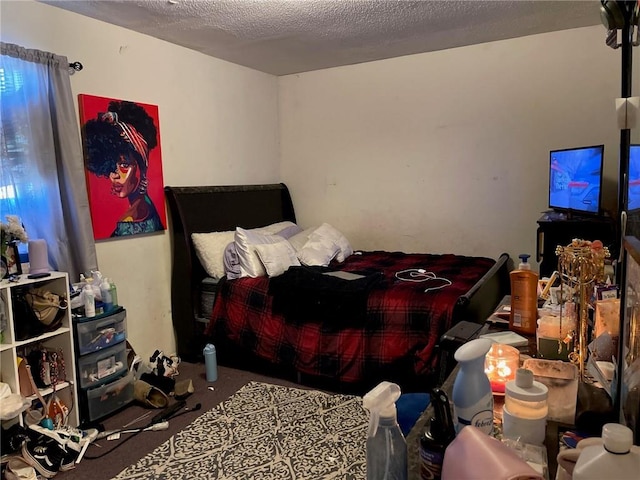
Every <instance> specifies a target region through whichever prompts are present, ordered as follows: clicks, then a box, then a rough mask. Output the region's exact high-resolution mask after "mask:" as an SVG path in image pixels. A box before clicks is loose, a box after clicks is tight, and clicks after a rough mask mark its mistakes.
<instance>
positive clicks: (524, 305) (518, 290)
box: [509, 254, 538, 335]
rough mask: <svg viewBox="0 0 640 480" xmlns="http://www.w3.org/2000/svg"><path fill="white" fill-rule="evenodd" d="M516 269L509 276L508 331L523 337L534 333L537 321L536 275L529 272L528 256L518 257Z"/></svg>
mask: <svg viewBox="0 0 640 480" xmlns="http://www.w3.org/2000/svg"><path fill="white" fill-rule="evenodd" d="M519 257H520V264H519V265H518V269H517V270H514V271H512V272H511V273H510V274H509V277H510V279H511V313H510V315H509V330H512V331H514V332H518V333H524V334H525V335H533V334H535V333H536V322H537V320H538V274H537V273H535V272H532V271H531V264H529V263H528V262H527V259H528V258H529V255H527V254H522V255H519Z"/></svg>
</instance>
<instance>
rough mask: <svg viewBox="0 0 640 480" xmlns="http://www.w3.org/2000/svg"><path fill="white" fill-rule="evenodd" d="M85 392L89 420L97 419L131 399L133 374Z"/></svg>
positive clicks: (126, 403)
mask: <svg viewBox="0 0 640 480" xmlns="http://www.w3.org/2000/svg"><path fill="white" fill-rule="evenodd" d="M85 393H86V403H87V412H88V413H89V421H94V420H98V419H100V418H102V417H105V416H107V415H109V414H110V413H113V412H115V411H116V410H118V409H120V408H121V407H124V406H125V405H128V404H129V403H131V402H132V401H133V375H132V374H127V375H125V376H124V377H121V378H118V379H116V380H114V381H110V382H106V383H104V384H102V385H99V386H97V387H95V388H90V389H88V390H86V392H85ZM83 396H84V395H83Z"/></svg>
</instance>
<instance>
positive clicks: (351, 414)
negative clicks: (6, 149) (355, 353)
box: [116, 382, 368, 480]
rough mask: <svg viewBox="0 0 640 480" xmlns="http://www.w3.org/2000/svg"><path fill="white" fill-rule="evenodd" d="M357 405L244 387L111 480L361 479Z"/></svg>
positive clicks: (361, 425)
mask: <svg viewBox="0 0 640 480" xmlns="http://www.w3.org/2000/svg"><path fill="white" fill-rule="evenodd" d="M367 422H368V415H367V413H366V411H365V410H364V409H363V407H362V400H361V399H360V397H356V396H348V395H335V394H327V393H323V392H319V391H317V390H302V389H299V388H291V387H283V386H279V385H273V384H269V383H262V382H250V383H249V384H247V385H245V386H244V387H242V388H241V389H240V390H239V391H238V392H236V393H235V394H233V395H232V396H231V398H229V400H227V401H225V402H223V403H222V404H221V405H219V406H218V407H216V408H213V409H211V410H209V411H208V412H206V413H204V414H203V415H201V416H200V417H198V418H197V419H196V420H194V421H193V422H192V423H191V424H189V425H188V426H187V427H186V428H185V429H184V430H182V431H180V432H178V433H177V434H175V435H173V436H172V437H171V438H170V439H169V440H168V441H166V442H165V443H163V444H162V445H161V446H159V447H158V448H156V449H155V450H154V451H153V452H151V453H150V454H148V455H146V456H145V457H144V458H143V459H141V460H140V461H139V462H137V463H136V464H135V465H133V466H131V467H129V468H127V469H126V470H125V471H123V472H122V473H120V474H119V475H118V476H117V477H116V478H117V479H118V480H133V479H171V480H178V479H185V480H186V479H243V478H246V479H257V478H259V479H264V480H267V479H272V480H300V479H364V478H365V476H366V471H365V468H366V461H365V443H364V439H365V437H366V430H367Z"/></svg>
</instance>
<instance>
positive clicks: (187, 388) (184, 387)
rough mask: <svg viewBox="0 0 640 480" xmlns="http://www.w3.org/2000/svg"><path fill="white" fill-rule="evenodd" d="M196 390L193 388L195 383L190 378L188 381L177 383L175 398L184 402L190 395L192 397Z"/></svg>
mask: <svg viewBox="0 0 640 480" xmlns="http://www.w3.org/2000/svg"><path fill="white" fill-rule="evenodd" d="M194 391H195V389H194V388H193V382H192V381H191V379H190V378H188V379H186V380H180V381H179V382H176V388H175V390H174V393H173V396H174V397H175V398H176V400H184V399H185V398H187V397H188V396H189V395H191V394H192V393H193V392H194Z"/></svg>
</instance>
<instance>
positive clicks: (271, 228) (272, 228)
mask: <svg viewBox="0 0 640 480" xmlns="http://www.w3.org/2000/svg"><path fill="white" fill-rule="evenodd" d="M290 227H296V224H295V223H293V222H289V221H288V220H285V221H284V222H278V223H272V224H271V225H267V226H266V227H260V228H252V229H251V231H252V232H258V233H264V234H265V235H275V234H276V233H279V232H281V231H282V230H285V229H287V228H290Z"/></svg>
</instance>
